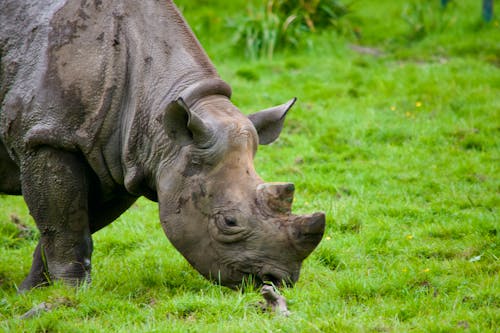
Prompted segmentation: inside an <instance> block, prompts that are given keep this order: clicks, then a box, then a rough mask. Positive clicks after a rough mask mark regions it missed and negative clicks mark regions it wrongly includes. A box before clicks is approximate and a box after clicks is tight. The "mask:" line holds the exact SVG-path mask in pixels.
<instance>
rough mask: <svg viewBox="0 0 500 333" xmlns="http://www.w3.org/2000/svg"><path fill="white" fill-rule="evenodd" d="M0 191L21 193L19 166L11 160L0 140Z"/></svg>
mask: <svg viewBox="0 0 500 333" xmlns="http://www.w3.org/2000/svg"><path fill="white" fill-rule="evenodd" d="M0 193H7V194H16V195H20V194H21V181H20V180H19V168H18V166H17V165H16V164H15V163H14V161H12V160H11V158H10V156H9V154H8V153H7V149H6V148H5V146H4V145H3V143H2V141H1V140H0Z"/></svg>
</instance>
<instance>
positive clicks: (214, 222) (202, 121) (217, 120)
mask: <svg viewBox="0 0 500 333" xmlns="http://www.w3.org/2000/svg"><path fill="white" fill-rule="evenodd" d="M0 22H1V23H0V56H1V71H0V82H1V86H0V102H1V109H0V173H1V174H0V191H1V192H3V193H7V194H13V195H23V197H24V200H25V202H26V204H27V206H28V208H29V210H30V214H31V215H32V216H33V218H34V220H35V222H36V225H37V228H38V229H39V231H40V240H39V242H38V245H37V247H36V249H35V251H34V254H33V262H32V266H31V270H30V271H29V273H28V276H27V277H26V279H25V280H24V281H23V282H22V284H21V285H20V290H28V289H30V288H33V287H36V286H40V285H44V284H47V283H50V281H53V280H62V281H64V282H66V283H68V284H70V285H78V284H81V283H83V282H90V271H91V254H92V248H93V245H92V237H91V236H92V234H93V233H94V232H96V231H98V230H100V229H101V228H103V227H105V226H106V225H108V224H109V223H111V222H113V221H114V220H115V219H116V218H118V216H120V215H121V214H122V213H123V212H124V211H125V210H127V209H128V208H129V207H130V206H131V205H132V204H133V203H134V202H135V201H136V200H137V198H139V197H141V196H144V197H146V198H148V199H150V200H153V201H157V202H158V205H159V215H160V216H159V217H160V222H161V225H162V227H163V229H164V231H165V233H166V235H167V237H168V239H169V240H170V242H171V243H172V244H173V245H174V247H175V248H176V249H177V250H178V251H179V252H180V253H181V254H182V255H183V256H184V257H185V258H186V259H187V261H188V262H189V263H190V264H191V265H192V266H193V267H194V268H195V269H196V270H197V271H198V272H199V273H201V274H202V275H203V276H204V277H206V278H207V279H210V280H212V281H214V282H216V283H220V284H222V285H225V286H228V287H231V288H238V286H240V285H241V282H242V281H243V280H245V279H247V278H250V279H253V281H254V282H255V283H257V284H259V285H262V284H265V283H274V284H278V285H280V284H281V285H285V284H290V285H293V284H294V282H296V281H297V279H298V278H299V272H300V268H301V264H302V262H303V260H304V259H305V258H306V257H307V256H308V255H309V254H310V253H311V252H312V251H313V249H314V248H315V247H316V246H317V245H318V243H319V242H320V240H321V238H322V235H323V233H324V228H325V215H324V213H322V212H318V213H314V214H310V215H302V216H299V215H294V214H292V213H291V204H292V200H293V193H294V186H293V184H291V183H265V182H264V181H263V180H262V179H261V178H260V177H259V175H258V174H257V172H256V170H255V168H254V165H253V159H254V156H255V153H256V151H257V147H258V145H259V144H262V145H265V144H269V143H271V142H273V141H275V140H276V139H277V138H278V136H279V134H280V132H281V129H282V127H283V123H284V119H285V115H286V114H287V111H288V110H289V109H290V107H291V106H292V105H293V103H294V102H295V99H293V100H291V101H289V102H287V103H284V104H282V105H279V106H276V107H272V108H269V109H265V110H262V111H259V112H257V113H254V114H251V115H249V116H245V115H244V114H243V113H241V112H240V111H239V110H238V108H237V107H236V106H235V105H233V104H232V102H231V100H230V97H231V88H230V86H229V85H228V84H227V83H226V82H224V81H223V80H222V79H221V78H220V76H219V74H218V73H217V71H216V69H215V68H214V66H213V64H212V62H211V61H210V59H209V58H208V56H207V55H206V53H205V51H204V50H203V49H202V47H201V45H200V43H199V42H198V40H197V39H196V37H195V35H194V34H193V32H192V31H191V29H190V28H189V26H188V24H187V23H186V21H185V19H184V18H183V16H182V15H181V13H180V12H179V10H178V9H177V8H176V6H175V5H174V3H173V2H172V1H169V0H144V1H135V0H107V1H101V0H93V1H91V0H53V1H37V0H2V2H1V8H0Z"/></svg>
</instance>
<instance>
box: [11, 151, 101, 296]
mask: <svg viewBox="0 0 500 333" xmlns="http://www.w3.org/2000/svg"><path fill="white" fill-rule="evenodd" d="M21 185H22V191H23V196H24V199H25V201H26V203H27V205H28V207H29V209H30V213H31V215H32V216H33V218H34V220H35V222H36V225H37V227H38V229H39V230H40V242H39V245H38V246H37V249H36V250H35V253H34V255H33V264H32V268H31V270H30V273H29V275H28V277H27V278H26V279H25V281H24V282H23V284H22V285H21V288H22V289H29V288H32V287H35V286H37V285H38V284H40V283H43V282H45V281H50V280H52V279H61V280H63V281H65V282H67V283H69V284H72V285H76V284H79V283H81V282H85V281H90V270H91V265H90V259H91V254H92V238H91V232H90V228H89V221H88V177H87V172H86V169H85V164H84V163H83V162H82V160H81V159H80V157H79V156H78V155H76V154H73V153H69V152H65V151H60V150H56V149H52V148H49V147H42V148H40V149H39V150H37V151H35V152H32V153H30V154H28V155H27V157H26V158H25V159H24V160H23V161H22V163H21Z"/></svg>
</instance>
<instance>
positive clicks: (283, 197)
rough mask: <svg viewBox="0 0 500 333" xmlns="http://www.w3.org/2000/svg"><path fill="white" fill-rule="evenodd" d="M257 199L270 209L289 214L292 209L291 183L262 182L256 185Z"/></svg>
mask: <svg viewBox="0 0 500 333" xmlns="http://www.w3.org/2000/svg"><path fill="white" fill-rule="evenodd" d="M257 192H258V194H259V199H260V200H261V201H262V202H264V203H265V204H266V205H267V206H268V207H269V208H271V210H272V211H274V212H277V213H281V214H289V213H290V212H291V211H292V203H293V193H294V192H295V186H294V185H293V183H264V184H260V185H259V186H257Z"/></svg>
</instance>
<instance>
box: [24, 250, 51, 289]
mask: <svg viewBox="0 0 500 333" xmlns="http://www.w3.org/2000/svg"><path fill="white" fill-rule="evenodd" d="M47 284H49V275H48V271H47V267H46V265H45V264H44V260H43V258H42V251H41V247H40V242H39V243H38V245H37V246H36V248H35V252H34V253H33V263H32V265H31V269H30V272H29V274H28V276H27V277H26V278H25V279H24V281H23V282H22V283H21V285H20V286H19V292H24V291H27V290H30V289H31V288H35V287H42V286H45V285H47Z"/></svg>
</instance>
